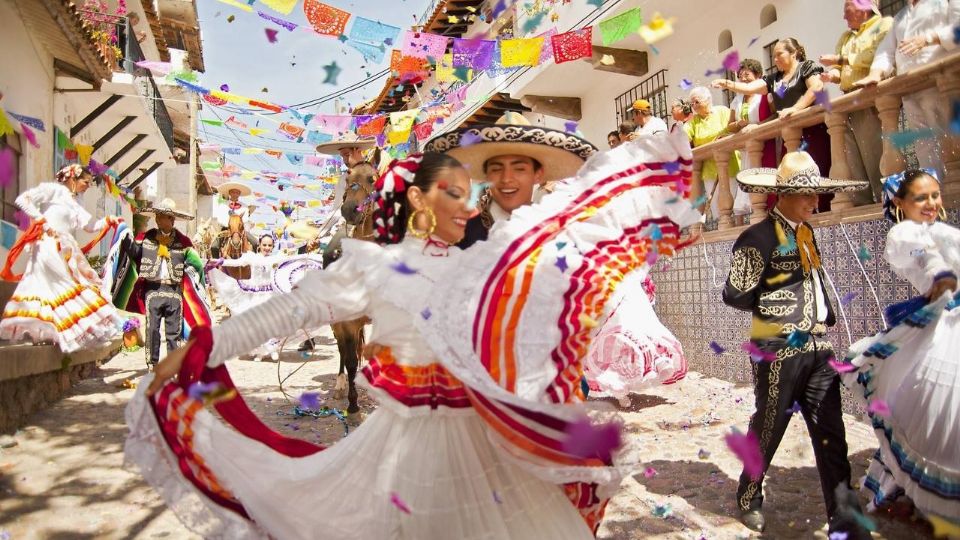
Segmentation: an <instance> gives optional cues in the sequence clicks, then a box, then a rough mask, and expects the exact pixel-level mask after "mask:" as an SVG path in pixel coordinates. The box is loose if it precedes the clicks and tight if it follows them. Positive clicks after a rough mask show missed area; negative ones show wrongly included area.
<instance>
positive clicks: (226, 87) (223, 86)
mask: <svg viewBox="0 0 960 540" xmlns="http://www.w3.org/2000/svg"><path fill="white" fill-rule="evenodd" d="M220 90H221V91H222V92H229V91H230V85H229V84H221V85H220Z"/></svg>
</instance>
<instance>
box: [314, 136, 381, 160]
mask: <svg viewBox="0 0 960 540" xmlns="http://www.w3.org/2000/svg"><path fill="white" fill-rule="evenodd" d="M376 145H377V141H376V140H374V139H357V140H355V141H333V142H328V143H323V144H318V145H317V153H320V154H325V155H328V156H337V155H340V150H343V149H344V148H359V149H361V150H369V149H371V148H373V147H374V146H376Z"/></svg>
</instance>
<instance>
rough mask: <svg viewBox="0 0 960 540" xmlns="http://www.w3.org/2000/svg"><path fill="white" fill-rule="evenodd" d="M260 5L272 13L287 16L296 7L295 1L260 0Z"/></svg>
mask: <svg viewBox="0 0 960 540" xmlns="http://www.w3.org/2000/svg"><path fill="white" fill-rule="evenodd" d="M260 3H261V4H263V5H265V6H267V7H268V8H270V9H272V10H274V11H279V12H280V13H283V14H284V15H289V14H290V12H291V11H293V8H294V6H296V5H297V0H260Z"/></svg>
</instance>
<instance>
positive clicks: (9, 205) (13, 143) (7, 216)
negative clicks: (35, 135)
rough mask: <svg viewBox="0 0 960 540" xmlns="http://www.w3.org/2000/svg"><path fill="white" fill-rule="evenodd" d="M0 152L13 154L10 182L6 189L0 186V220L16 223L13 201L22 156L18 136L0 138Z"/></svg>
mask: <svg viewBox="0 0 960 540" xmlns="http://www.w3.org/2000/svg"><path fill="white" fill-rule="evenodd" d="M0 152H11V153H13V159H12V160H11V161H12V165H13V170H12V171H10V172H11V174H12V180H11V181H10V184H9V185H7V186H6V187H2V186H0V205H2V208H0V210H2V212H0V218H2V219H3V220H4V221H7V222H10V223H16V222H17V219H16V217H15V216H14V214H16V213H17V210H18V208H17V205H16V204H15V203H14V201H15V200H16V199H17V195H19V194H20V156H21V155H23V149H22V147H21V146H20V136H19V135H17V134H16V133H11V134H10V135H4V136H2V137H0Z"/></svg>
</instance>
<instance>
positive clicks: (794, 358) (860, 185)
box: [723, 152, 870, 540]
mask: <svg viewBox="0 0 960 540" xmlns="http://www.w3.org/2000/svg"><path fill="white" fill-rule="evenodd" d="M737 182H738V183H739V184H740V186H741V188H742V189H743V190H744V191H746V192H748V193H776V194H778V196H779V197H778V201H777V205H776V207H775V208H774V209H773V211H771V212H770V214H769V215H768V216H767V219H765V220H763V221H761V222H760V223H757V224H755V225H752V226H751V227H749V228H748V229H747V230H745V231H744V232H743V233H742V234H741V235H740V237H739V238H737V241H736V243H735V244H734V246H733V260H732V263H731V267H730V275H729V277H728V278H727V282H726V285H725V287H724V290H723V301H724V303H726V304H727V305H729V306H732V307H734V308H737V309H740V310H743V311H749V312H751V313H752V314H753V324H752V328H751V334H750V342H751V343H752V344H753V346H754V349H753V352H752V354H751V360H752V361H751V366H752V369H753V381H754V394H755V399H756V411H755V412H754V414H753V416H752V417H751V419H750V428H749V430H750V433H751V434H752V435H754V436H755V437H756V439H757V441H758V442H759V445H760V452H761V454H762V455H763V472H762V473H761V474H760V475H759V476H756V477H751V476H750V475H748V474H747V473H746V471H744V472H743V473H742V474H741V475H740V484H739V487H738V488H737V505H738V507H739V509H740V511H741V520H742V521H743V523H744V524H745V525H746V526H747V527H749V528H751V529H753V530H756V531H762V530H763V529H764V518H763V514H761V512H760V507H761V505H762V504H763V493H762V487H761V486H762V482H763V473H766V471H767V468H768V467H769V466H770V462H771V461H772V460H773V455H774V453H775V452H776V451H777V447H778V446H779V444H780V440H781V439H782V437H783V434H784V432H785V431H786V429H787V425H788V424H789V422H790V417H791V416H792V413H793V412H796V411H797V410H798V409H799V412H800V413H801V414H802V415H803V419H804V421H805V422H806V424H807V430H808V431H809V433H810V439H811V442H812V443H813V452H814V455H815V456H816V461H817V470H818V472H819V473H820V485H821V488H822V490H823V497H824V500H825V502H826V507H827V516H828V518H829V523H830V530H831V531H843V532H846V533H847V536H846V537H847V538H849V539H850V540H854V539H857V538H869V537H870V536H869V533H867V532H866V531H865V530H863V529H862V528H861V527H860V526H859V525H857V523H856V520H855V519H853V518H852V517H851V512H852V511H859V507H858V506H857V507H855V508H852V507H851V506H850V505H844V504H842V503H841V502H840V501H838V499H837V495H836V494H837V492H838V490H839V491H844V490H848V489H849V487H850V462H849V461H848V460H847V442H846V435H845V432H844V426H843V412H842V410H841V405H840V378H839V376H838V373H837V372H836V371H835V370H834V369H833V367H832V366H831V365H830V363H829V361H830V360H831V359H834V354H835V353H834V350H833V346H832V345H831V344H830V341H829V340H827V338H826V332H827V327H828V326H833V324H834V323H835V322H836V319H835V316H834V311H833V306H832V305H831V303H830V297H829V295H828V294H827V289H826V286H825V281H826V275H825V274H824V272H823V269H822V267H821V262H820V250H819V249H818V248H817V242H816V238H815V237H814V235H813V228H812V227H811V226H810V224H809V223H808V220H809V219H810V218H811V216H812V215H813V213H814V211H815V210H816V209H817V196H818V195H819V194H822V193H836V192H843V191H856V190H859V189H864V188H866V187H867V183H866V182H858V181H846V180H834V179H830V178H823V177H821V176H820V171H819V169H818V168H817V165H816V163H815V162H814V161H813V158H811V157H810V155H809V154H807V153H806V152H791V153H788V154H786V155H785V156H784V157H783V160H782V161H781V163H780V168H779V169H776V170H774V169H749V170H746V171H743V172H741V173H740V174H739V175H738V176H737ZM864 534H865V535H866V536H863V535H864Z"/></svg>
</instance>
